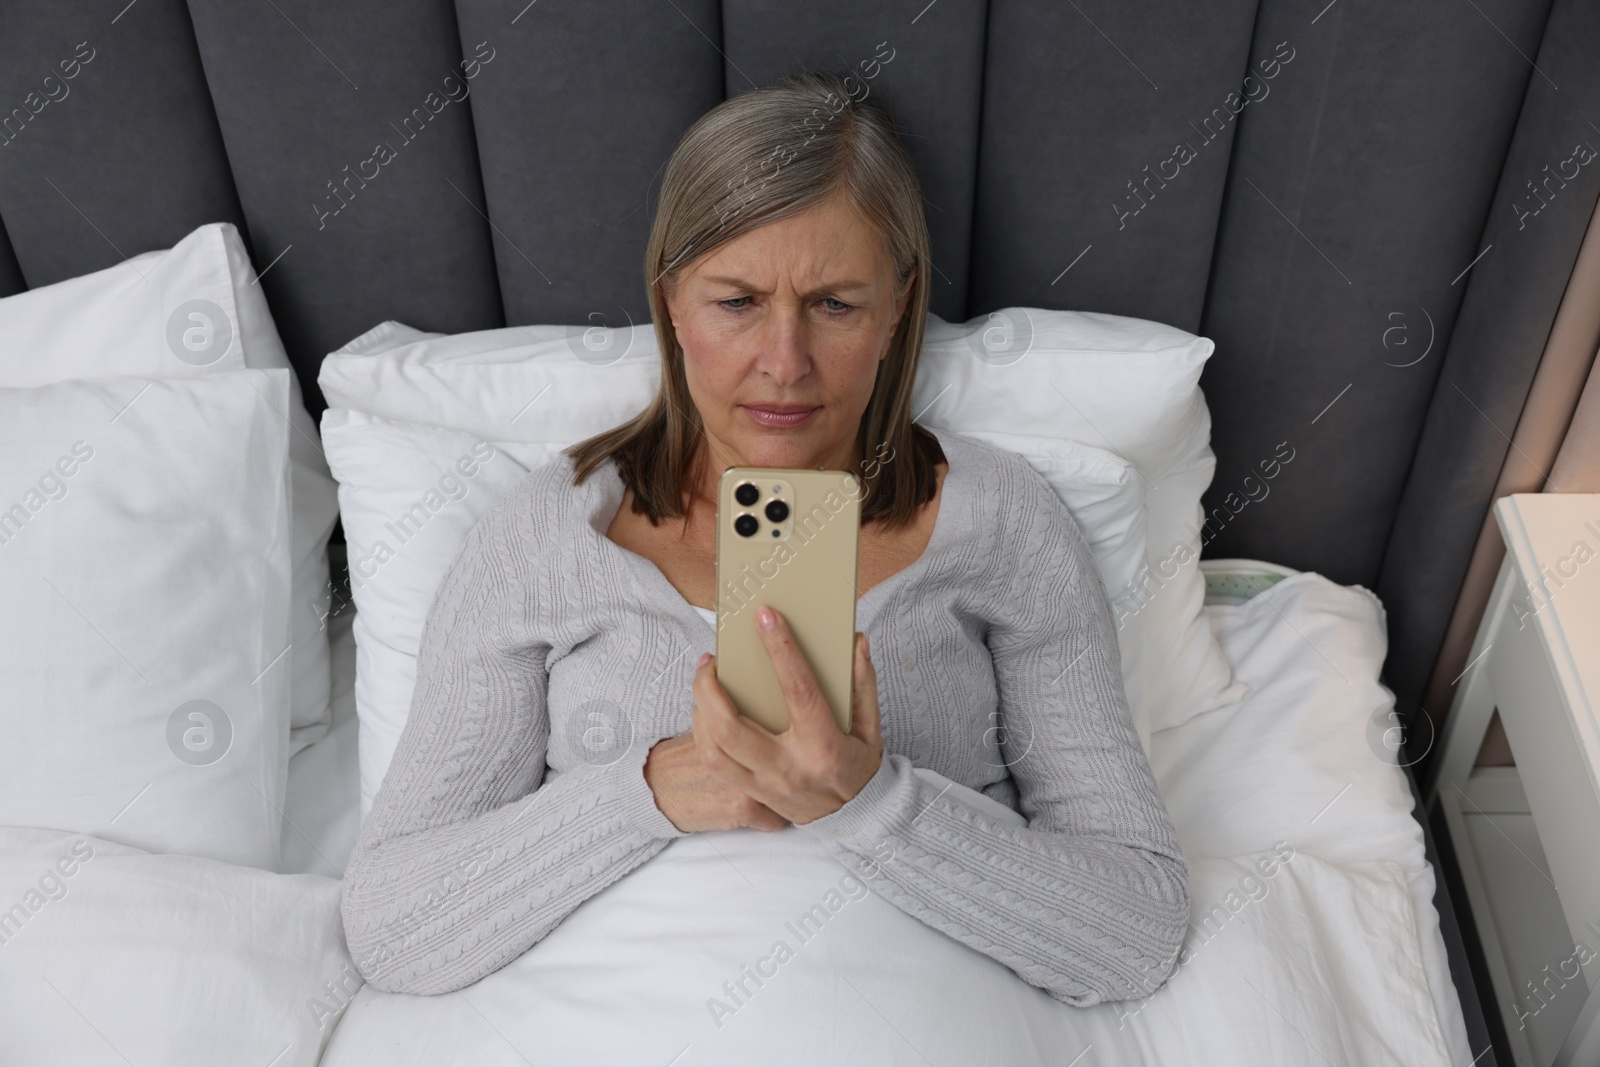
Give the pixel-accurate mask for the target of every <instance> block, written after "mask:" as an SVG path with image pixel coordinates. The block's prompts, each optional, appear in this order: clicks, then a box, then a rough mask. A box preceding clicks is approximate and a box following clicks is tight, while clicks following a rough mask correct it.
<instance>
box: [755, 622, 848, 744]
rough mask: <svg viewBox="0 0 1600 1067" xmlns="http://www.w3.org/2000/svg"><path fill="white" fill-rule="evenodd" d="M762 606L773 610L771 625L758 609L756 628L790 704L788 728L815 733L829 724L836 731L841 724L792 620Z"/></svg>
mask: <svg viewBox="0 0 1600 1067" xmlns="http://www.w3.org/2000/svg"><path fill="white" fill-rule="evenodd" d="M762 610H766V611H771V612H772V619H773V623H772V626H771V627H765V626H762V625H761V611H760V610H758V611H757V612H756V632H757V633H759V634H760V635H761V643H762V644H763V645H765V646H766V649H767V655H768V656H770V657H771V659H772V669H773V671H774V672H775V673H776V674H777V676H778V685H779V686H780V687H781V688H782V690H783V696H784V701H785V702H786V703H787V704H788V705H789V728H790V729H791V730H793V731H794V732H795V734H796V736H799V737H815V736H817V735H818V734H819V733H825V732H826V731H827V730H828V729H829V728H830V727H831V728H832V730H833V732H835V733H837V732H838V730H839V724H838V723H837V722H835V721H834V718H833V710H832V709H831V708H829V707H828V700H827V698H826V697H825V696H824V695H823V693H822V686H821V685H819V684H818V683H817V676H816V672H814V671H813V670H812V669H811V661H810V660H808V659H806V655H805V653H804V652H803V651H801V649H800V645H799V644H798V643H797V642H796V641H795V637H794V631H793V630H791V629H790V628H789V620H787V619H785V618H784V617H783V613H782V612H780V611H778V610H777V609H776V608H764V609H762Z"/></svg>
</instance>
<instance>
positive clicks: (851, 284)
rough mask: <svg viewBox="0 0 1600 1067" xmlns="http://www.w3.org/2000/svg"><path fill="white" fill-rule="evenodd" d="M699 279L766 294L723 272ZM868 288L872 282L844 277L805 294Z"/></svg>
mask: <svg viewBox="0 0 1600 1067" xmlns="http://www.w3.org/2000/svg"><path fill="white" fill-rule="evenodd" d="M701 280H702V281H705V282H709V283H711V284H712V285H726V286H728V287H730V288H733V289H741V290H743V291H744V292H747V293H755V294H757V295H759V296H766V295H767V294H766V293H765V292H762V291H761V290H759V289H757V288H756V287H755V286H753V285H751V284H750V283H749V282H747V281H745V280H744V279H743V278H734V277H730V276H728V275H725V274H712V275H705V276H703V277H702V278H701ZM870 288H872V283H871V282H863V281H856V280H855V279H853V278H847V279H844V280H842V281H837V282H831V283H829V284H826V285H821V286H818V287H817V288H816V289H814V290H812V291H811V292H809V293H806V294H805V295H806V296H821V295H822V294H823V293H845V292H850V291H852V290H861V289H870Z"/></svg>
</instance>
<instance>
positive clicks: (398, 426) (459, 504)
mask: <svg viewBox="0 0 1600 1067" xmlns="http://www.w3.org/2000/svg"><path fill="white" fill-rule="evenodd" d="M322 439H323V442H324V444H325V447H326V448H327V450H328V462H329V464H330V465H331V466H332V468H333V472H334V476H335V477H336V478H337V479H338V481H339V510H340V512H341V514H342V515H343V520H344V536H345V544H346V546H347V550H348V552H349V561H350V591H351V595H352V596H353V597H354V598H355V602H356V617H355V621H354V623H353V624H352V629H353V633H354V636H355V639H356V686H355V697H356V715H357V717H358V719H359V727H358V738H359V739H358V741H357V746H356V751H357V756H358V759H359V761H360V766H361V814H362V817H363V818H364V817H365V816H366V813H367V811H368V810H369V809H370V808H371V807H372V798H373V797H375V796H376V795H377V793H378V786H379V785H381V784H382V783H383V776H384V774H385V772H386V771H387V770H388V769H389V761H390V759H391V758H392V757H393V756H394V750H395V746H396V745H397V744H399V742H400V732H401V731H402V730H403V729H404V728H405V724H406V718H407V716H408V715H409V714H410V710H411V690H412V688H413V686H414V685H415V683H416V674H417V646H418V644H419V642H420V641H421V639H422V624H423V622H424V621H425V620H426V618H427V614H428V608H429V606H430V605H431V604H432V602H433V594H434V591H435V590H436V589H437V588H438V586H439V582H440V580H441V579H443V577H444V573H445V571H446V569H448V567H449V566H450V562H451V561H452V560H453V559H455V557H456V553H457V552H459V551H460V548H461V544H462V542H463V541H465V540H466V538H467V534H468V533H469V532H470V531H471V530H472V528H473V527H474V526H475V525H477V523H478V520H479V519H480V518H482V517H483V516H484V514H485V513H487V512H488V511H489V510H490V509H491V508H492V507H493V506H494V505H495V503H497V502H498V501H499V500H500V498H501V497H503V496H504V495H505V494H506V493H507V492H509V491H510V489H511V488H512V486H514V485H516V484H517V482H519V481H521V480H522V478H523V477H524V476H526V475H527V473H528V471H529V469H530V468H532V467H537V466H539V465H541V464H543V463H544V462H545V461H546V460H548V459H550V458H551V457H552V456H553V455H554V452H555V450H554V449H552V448H546V447H544V446H540V445H520V446H511V445H504V444H502V445H499V446H497V445H493V444H490V443H488V442H485V441H483V440H481V439H479V438H476V437H474V436H473V435H472V434H468V433H463V432H461V431H460V430H452V429H447V428H445V427H439V426H423V425H418V424H415V423H402V422H394V421H390V420H388V419H381V418H377V417H375V416H372V415H367V414H365V413H363V412H357V411H346V410H342V409H339V408H329V409H328V410H327V411H325V412H323V415H322ZM508 449H510V450H514V451H515V452H516V453H517V454H516V456H515V458H514V457H513V455H509V454H507V451H506V450H508Z"/></svg>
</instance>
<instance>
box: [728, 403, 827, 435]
mask: <svg viewBox="0 0 1600 1067" xmlns="http://www.w3.org/2000/svg"><path fill="white" fill-rule="evenodd" d="M739 406H740V407H742V408H744V411H745V414H747V415H749V416H750V418H751V421H753V422H754V423H755V424H756V425H757V426H768V427H772V428H773V429H779V430H785V429H788V428H790V427H792V426H799V425H800V424H801V423H802V422H805V421H806V420H807V419H809V418H810V417H811V414H812V412H814V411H819V410H821V409H820V408H818V407H816V406H811V407H807V406H805V405H803V404H740V405H739Z"/></svg>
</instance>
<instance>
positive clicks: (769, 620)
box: [756, 605, 778, 630]
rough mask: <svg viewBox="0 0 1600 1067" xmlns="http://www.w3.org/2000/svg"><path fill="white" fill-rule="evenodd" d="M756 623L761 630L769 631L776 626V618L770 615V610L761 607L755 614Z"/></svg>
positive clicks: (764, 606)
mask: <svg viewBox="0 0 1600 1067" xmlns="http://www.w3.org/2000/svg"><path fill="white" fill-rule="evenodd" d="M756 622H759V623H760V624H761V628H762V629H763V630H770V629H772V628H773V627H774V626H776V625H777V623H778V616H776V615H774V614H773V613H772V609H771V608H769V607H767V606H766V605H762V606H761V609H760V610H759V611H757V612H756Z"/></svg>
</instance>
